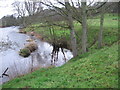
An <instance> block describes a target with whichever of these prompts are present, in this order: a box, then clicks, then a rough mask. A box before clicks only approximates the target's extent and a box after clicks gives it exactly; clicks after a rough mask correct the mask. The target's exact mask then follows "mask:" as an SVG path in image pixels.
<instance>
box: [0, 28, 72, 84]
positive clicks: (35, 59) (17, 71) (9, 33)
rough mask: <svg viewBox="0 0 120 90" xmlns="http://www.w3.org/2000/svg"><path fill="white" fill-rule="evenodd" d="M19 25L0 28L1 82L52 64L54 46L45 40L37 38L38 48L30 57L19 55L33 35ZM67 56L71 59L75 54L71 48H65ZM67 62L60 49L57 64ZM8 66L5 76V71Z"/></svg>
mask: <svg viewBox="0 0 120 90" xmlns="http://www.w3.org/2000/svg"><path fill="white" fill-rule="evenodd" d="M18 28H19V27H15V26H13V27H6V28H0V84H2V83H5V82H7V81H9V80H11V79H13V78H15V77H17V76H20V75H24V74H27V73H30V72H31V70H34V69H37V68H42V67H49V66H51V52H52V50H53V47H52V46H51V45H50V44H49V43H47V42H43V41H39V40H36V43H37V44H38V50H36V51H35V52H33V53H32V54H31V55H30V56H29V57H27V58H23V57H21V56H19V53H18V52H19V50H20V49H21V48H23V47H24V45H25V44H26V43H28V42H26V40H27V39H30V38H31V37H30V36H28V35H26V34H21V33H18V32H19V29H18ZM64 52H65V57H66V59H67V61H68V60H70V59H71V58H72V57H73V55H72V52H70V50H67V49H64ZM63 64H65V60H64V56H63V54H62V52H61V50H60V51H59V54H58V61H57V62H56V63H55V66H56V67H58V66H61V65H63ZM7 68H8V70H7V71H6V73H5V74H8V75H9V77H8V76H3V77H2V74H3V72H4V71H5V70H6V69H7Z"/></svg>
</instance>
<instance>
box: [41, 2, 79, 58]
mask: <svg viewBox="0 0 120 90" xmlns="http://www.w3.org/2000/svg"><path fill="white" fill-rule="evenodd" d="M56 1H57V3H58V4H62V5H63V7H64V8H60V7H59V6H56V5H54V4H53V3H51V2H50V1H48V2H47V3H49V4H47V3H44V2H41V3H42V4H44V5H46V6H48V7H50V9H51V10H54V11H55V12H56V13H57V14H59V15H61V16H62V17H63V18H65V20H66V23H67V24H68V28H69V30H70V38H71V48H72V52H73V55H74V56H77V43H76V36H75V30H74V23H73V17H72V8H71V5H70V3H69V0H64V1H63V2H62V1H59V0H56ZM54 25H56V24H54ZM57 26H61V25H57Z"/></svg>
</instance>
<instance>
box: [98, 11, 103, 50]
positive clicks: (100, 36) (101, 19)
mask: <svg viewBox="0 0 120 90" xmlns="http://www.w3.org/2000/svg"><path fill="white" fill-rule="evenodd" d="M103 23H104V11H103V10H102V12H101V17H100V31H99V35H98V48H101V47H102V38H103V37H102V36H103V35H102V34H103Z"/></svg>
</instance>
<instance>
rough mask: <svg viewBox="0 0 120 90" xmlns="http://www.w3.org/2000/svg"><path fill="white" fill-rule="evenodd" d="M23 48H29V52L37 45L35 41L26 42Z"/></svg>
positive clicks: (35, 48)
mask: <svg viewBox="0 0 120 90" xmlns="http://www.w3.org/2000/svg"><path fill="white" fill-rule="evenodd" d="M25 48H27V49H29V50H30V52H33V51H35V50H37V49H38V46H37V44H36V43H34V42H30V43H29V44H27V45H26V46H25Z"/></svg>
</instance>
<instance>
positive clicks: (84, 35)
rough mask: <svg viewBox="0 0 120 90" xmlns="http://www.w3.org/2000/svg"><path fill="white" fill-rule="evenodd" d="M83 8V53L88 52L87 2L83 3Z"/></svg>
mask: <svg viewBox="0 0 120 90" xmlns="http://www.w3.org/2000/svg"><path fill="white" fill-rule="evenodd" d="M81 6H82V53H86V52H87V13H86V2H85V0H84V2H81Z"/></svg>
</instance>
